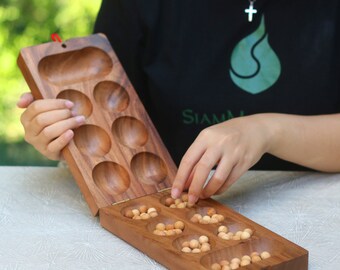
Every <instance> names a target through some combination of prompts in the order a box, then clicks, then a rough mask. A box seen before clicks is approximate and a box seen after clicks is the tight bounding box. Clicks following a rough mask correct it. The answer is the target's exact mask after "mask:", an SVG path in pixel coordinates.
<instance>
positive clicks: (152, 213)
mask: <svg viewBox="0 0 340 270" xmlns="http://www.w3.org/2000/svg"><path fill="white" fill-rule="evenodd" d="M149 215H150V217H152V218H154V217H157V216H158V213H157V212H156V211H153V212H151V213H149Z"/></svg>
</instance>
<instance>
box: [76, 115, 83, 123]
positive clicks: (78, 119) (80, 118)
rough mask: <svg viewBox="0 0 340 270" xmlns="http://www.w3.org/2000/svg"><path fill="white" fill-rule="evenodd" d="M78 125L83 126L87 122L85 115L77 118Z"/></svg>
mask: <svg viewBox="0 0 340 270" xmlns="http://www.w3.org/2000/svg"><path fill="white" fill-rule="evenodd" d="M75 119H76V121H77V123H79V124H81V123H84V122H85V116H84V115H78V116H76V117H75Z"/></svg>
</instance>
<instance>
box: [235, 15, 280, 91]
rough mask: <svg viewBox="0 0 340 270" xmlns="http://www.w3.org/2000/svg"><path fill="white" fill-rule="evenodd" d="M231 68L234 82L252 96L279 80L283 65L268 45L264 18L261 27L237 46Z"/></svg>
mask: <svg viewBox="0 0 340 270" xmlns="http://www.w3.org/2000/svg"><path fill="white" fill-rule="evenodd" d="M230 66H231V68H230V70H229V74H230V77H231V79H232V81H233V82H234V83H235V84H236V85H237V86H238V87H240V88H241V89H242V90H244V91H246V92H248V93H250V94H259V93H261V92H263V91H265V90H267V89H268V88H270V87H271V86H272V85H273V84H274V83H275V82H276V81H277V80H278V78H279V76H280V74H281V64H280V60H279V58H278V57H277V55H276V54H275V52H274V50H273V49H272V48H271V47H270V45H269V43H268V33H266V29H265V22H264V16H262V18H261V23H260V25H259V27H258V28H257V29H256V30H255V31H254V32H253V33H252V34H250V35H249V36H246V37H245V38H243V39H242V40H241V41H240V42H239V43H238V44H237V45H236V46H235V48H234V50H233V52H232V54H231V59H230Z"/></svg>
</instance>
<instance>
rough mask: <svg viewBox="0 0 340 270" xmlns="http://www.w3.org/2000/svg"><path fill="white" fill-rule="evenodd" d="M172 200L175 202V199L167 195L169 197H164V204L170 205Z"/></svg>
mask: <svg viewBox="0 0 340 270" xmlns="http://www.w3.org/2000/svg"><path fill="white" fill-rule="evenodd" d="M174 202H175V200H174V199H173V198H171V197H169V198H166V199H165V202H164V204H165V205H166V206H170V205H172V204H173V203H174Z"/></svg>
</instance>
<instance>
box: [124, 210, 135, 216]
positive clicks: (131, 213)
mask: <svg viewBox="0 0 340 270" xmlns="http://www.w3.org/2000/svg"><path fill="white" fill-rule="evenodd" d="M124 216H126V217H128V218H132V217H133V216H134V214H133V212H132V210H131V209H127V210H126V211H125V213H124Z"/></svg>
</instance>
